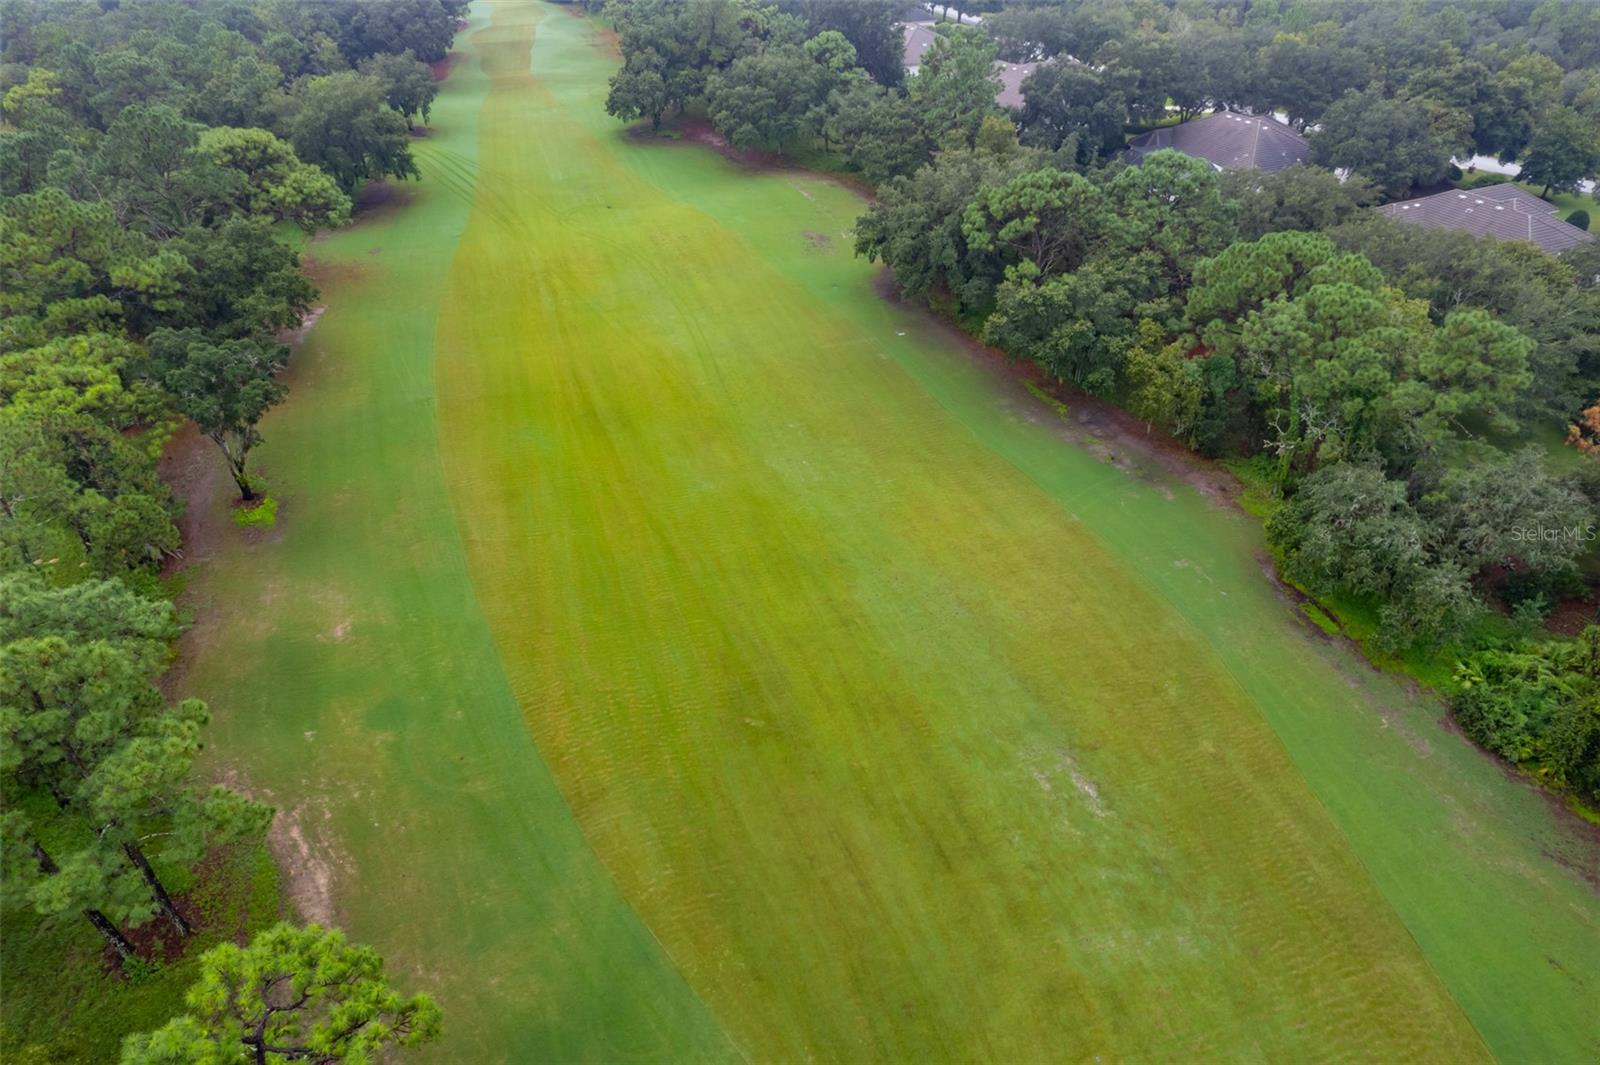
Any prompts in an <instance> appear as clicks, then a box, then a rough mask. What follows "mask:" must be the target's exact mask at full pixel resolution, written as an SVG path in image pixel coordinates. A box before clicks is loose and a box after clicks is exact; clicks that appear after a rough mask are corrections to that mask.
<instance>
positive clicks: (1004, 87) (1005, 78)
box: [994, 62, 1039, 107]
mask: <svg viewBox="0 0 1600 1065" xmlns="http://www.w3.org/2000/svg"><path fill="white" fill-rule="evenodd" d="M1038 66H1039V64H1038V63H1001V62H997V63H995V65H994V72H995V73H996V74H998V75H999V76H1000V91H999V92H997V93H995V97H994V102H995V103H997V104H999V105H1000V106H1001V107H1021V106H1022V83H1023V82H1024V81H1026V80H1027V77H1028V75H1029V74H1032V73H1033V72H1034V70H1036V69H1037V68H1038Z"/></svg>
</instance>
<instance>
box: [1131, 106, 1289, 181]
mask: <svg viewBox="0 0 1600 1065" xmlns="http://www.w3.org/2000/svg"><path fill="white" fill-rule="evenodd" d="M1128 147H1129V149H1130V150H1131V151H1132V152H1133V154H1134V156H1135V157H1136V158H1143V157H1144V156H1145V155H1147V154H1149V153H1150V152H1154V151H1159V150H1160V149H1162V148H1173V149H1176V150H1177V151H1180V152H1182V153H1183V154H1184V155H1192V156H1194V157H1195V158H1196V159H1204V160H1205V161H1206V162H1208V163H1210V164H1211V165H1212V166H1214V167H1216V168H1217V169H1219V170H1250V169H1255V170H1265V171H1267V172H1269V173H1270V172H1272V171H1274V170H1282V169H1283V168H1284V167H1286V166H1291V165H1293V164H1295V163H1303V162H1305V161H1306V160H1307V159H1309V158H1311V146H1310V145H1309V144H1307V143H1306V139H1305V138H1304V137H1302V136H1300V134H1298V133H1296V132H1295V131H1294V130H1292V129H1290V128H1289V127H1288V126H1286V125H1284V124H1283V123H1282V122H1279V121H1278V120H1277V119H1275V118H1270V117H1263V116H1261V115H1243V114H1239V113H1238V112H1235V111H1219V112H1217V113H1216V114H1214V115H1206V116H1205V117H1204V118H1196V119H1193V120H1191V121H1189V122H1180V123H1179V124H1178V125H1176V126H1162V127H1161V128H1160V129H1153V130H1151V131H1150V132H1149V133H1141V134H1140V135H1139V136H1137V137H1135V138H1133V140H1131V141H1129V142H1128Z"/></svg>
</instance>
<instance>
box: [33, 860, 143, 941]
mask: <svg viewBox="0 0 1600 1065" xmlns="http://www.w3.org/2000/svg"><path fill="white" fill-rule="evenodd" d="M33 860H34V861H36V862H38V863H39V871H40V872H42V873H44V875H45V876H54V875H55V874H57V873H59V872H61V867H60V866H59V865H57V864H56V862H55V859H54V858H52V857H50V854H49V852H48V851H46V850H45V849H44V848H43V847H42V846H40V845H39V841H38V840H34V841H33ZM83 916H84V917H85V918H86V919H87V920H88V922H89V923H90V924H92V925H94V927H95V929H96V931H98V932H99V933H100V934H101V935H102V936H105V938H106V942H107V943H109V944H111V949H112V950H114V951H116V952H117V957H119V958H121V959H122V960H123V961H127V960H128V959H129V958H131V957H133V955H134V950H133V944H132V943H130V942H128V937H127V936H125V935H123V934H122V929H120V928H118V927H117V926H116V925H115V924H113V923H112V921H111V918H109V917H107V916H106V915H105V914H103V913H101V912H100V911H99V910H91V909H89V908H88V907H87V906H86V907H84V909H83Z"/></svg>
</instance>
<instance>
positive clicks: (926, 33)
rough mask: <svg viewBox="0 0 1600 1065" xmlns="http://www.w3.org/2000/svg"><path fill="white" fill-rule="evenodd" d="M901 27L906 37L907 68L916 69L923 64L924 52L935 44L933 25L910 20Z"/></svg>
mask: <svg viewBox="0 0 1600 1065" xmlns="http://www.w3.org/2000/svg"><path fill="white" fill-rule="evenodd" d="M901 29H902V30H903V31H904V33H905V38H906V52H905V65H906V69H907V70H916V69H917V68H918V67H920V66H921V65H922V53H923V52H926V51H927V50H928V49H929V48H931V47H932V46H933V38H934V32H933V27H932V26H928V25H922V24H916V23H910V22H908V23H906V24H905V25H904V26H902V27H901Z"/></svg>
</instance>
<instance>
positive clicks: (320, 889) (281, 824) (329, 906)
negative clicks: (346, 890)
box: [267, 805, 336, 925]
mask: <svg viewBox="0 0 1600 1065" xmlns="http://www.w3.org/2000/svg"><path fill="white" fill-rule="evenodd" d="M309 817H310V814H309V813H308V808H307V807H306V806H304V805H301V806H296V807H293V808H292V809H289V810H279V811H278V814H277V816H276V817H274V818H273V819H272V828H271V829H270V830H268V832H267V849H268V850H270V851H271V852H272V857H273V858H274V859H275V860H276V861H277V863H278V867H279V868H280V869H282V870H283V874H284V879H285V881H286V890H287V893H288V895H289V901H290V902H291V903H292V904H293V906H294V910H295V912H296V913H297V914H299V915H300V919H301V920H303V921H315V922H316V923H317V924H320V925H332V924H334V923H335V910H334V906H333V889H334V869H335V865H336V863H335V861H334V858H333V856H332V854H331V853H330V852H329V850H328V848H327V847H326V846H323V845H321V843H320V841H319V840H316V839H314V838H313V833H314V832H315V829H314V828H312V827H311V826H309V825H308V824H307V821H308V818H309ZM319 820H320V821H321V822H322V829H323V831H322V833H321V834H322V836H323V838H326V837H327V836H328V835H330V834H331V833H329V832H327V831H326V829H327V822H328V821H329V820H330V818H329V815H328V812H327V810H325V809H324V810H323V811H322V812H321V817H320V819H319Z"/></svg>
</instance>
